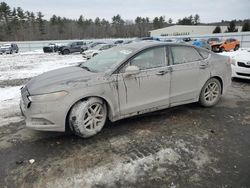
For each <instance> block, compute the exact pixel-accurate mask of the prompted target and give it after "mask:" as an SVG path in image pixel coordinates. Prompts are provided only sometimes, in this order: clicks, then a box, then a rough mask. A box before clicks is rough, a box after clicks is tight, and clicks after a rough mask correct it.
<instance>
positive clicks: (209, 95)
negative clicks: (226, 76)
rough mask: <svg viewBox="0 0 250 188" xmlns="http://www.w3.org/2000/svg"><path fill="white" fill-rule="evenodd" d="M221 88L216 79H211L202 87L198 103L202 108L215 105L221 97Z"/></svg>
mask: <svg viewBox="0 0 250 188" xmlns="http://www.w3.org/2000/svg"><path fill="white" fill-rule="evenodd" d="M221 91H222V86H221V83H220V81H219V80H218V79H216V78H211V79H209V80H208V81H207V82H206V83H205V85H204V86H203V87H202V90H201V93H200V97H199V103H200V104H201V105H202V106H204V107H212V106H214V105H216V104H217V103H218V102H219V100H220V97H221Z"/></svg>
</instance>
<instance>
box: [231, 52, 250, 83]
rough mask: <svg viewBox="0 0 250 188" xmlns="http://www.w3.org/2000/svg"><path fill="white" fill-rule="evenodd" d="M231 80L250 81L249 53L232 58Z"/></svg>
mask: <svg viewBox="0 0 250 188" xmlns="http://www.w3.org/2000/svg"><path fill="white" fill-rule="evenodd" d="M233 59H234V61H232V78H242V79H250V51H247V50H244V53H241V54H240V55H236V56H234V57H233Z"/></svg>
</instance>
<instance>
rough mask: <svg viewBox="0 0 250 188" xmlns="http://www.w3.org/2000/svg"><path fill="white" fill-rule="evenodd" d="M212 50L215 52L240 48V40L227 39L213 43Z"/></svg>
mask: <svg viewBox="0 0 250 188" xmlns="http://www.w3.org/2000/svg"><path fill="white" fill-rule="evenodd" d="M211 48H212V51H214V52H224V51H227V52H228V51H230V50H234V51H236V50H238V49H239V48H240V41H238V40H237V39H231V38H230V39H226V40H225V41H224V42H219V43H213V44H212V45H211Z"/></svg>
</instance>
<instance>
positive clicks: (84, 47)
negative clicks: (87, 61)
mask: <svg viewBox="0 0 250 188" xmlns="http://www.w3.org/2000/svg"><path fill="white" fill-rule="evenodd" d="M99 44H106V43H105V42H90V43H88V44H87V45H84V46H82V47H81V53H83V52H84V51H86V50H90V49H92V48H94V47H95V46H97V45H99Z"/></svg>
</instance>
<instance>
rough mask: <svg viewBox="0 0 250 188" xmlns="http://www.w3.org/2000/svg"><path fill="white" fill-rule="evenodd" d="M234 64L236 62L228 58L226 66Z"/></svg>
mask: <svg viewBox="0 0 250 188" xmlns="http://www.w3.org/2000/svg"><path fill="white" fill-rule="evenodd" d="M235 63H236V60H235V59H234V58H232V57H229V58H228V60H227V64H229V65H235Z"/></svg>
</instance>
